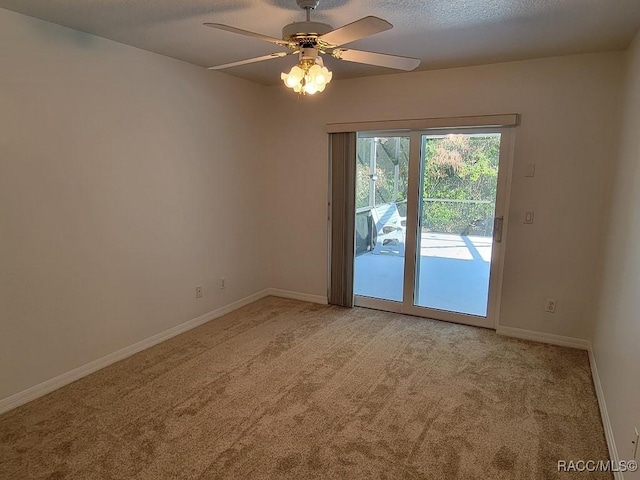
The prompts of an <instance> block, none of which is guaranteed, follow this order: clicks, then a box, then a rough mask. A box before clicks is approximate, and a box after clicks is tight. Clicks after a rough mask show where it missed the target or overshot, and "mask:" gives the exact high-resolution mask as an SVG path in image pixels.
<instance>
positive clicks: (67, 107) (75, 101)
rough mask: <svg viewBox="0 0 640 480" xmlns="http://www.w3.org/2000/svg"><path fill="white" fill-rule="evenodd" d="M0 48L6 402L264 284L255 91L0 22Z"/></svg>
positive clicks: (146, 57) (42, 27)
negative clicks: (200, 293)
mask: <svg viewBox="0 0 640 480" xmlns="http://www.w3.org/2000/svg"><path fill="white" fill-rule="evenodd" d="M0 44H1V45H2V48H0V65H2V67H1V68H0V229H1V232H0V319H1V321H0V399H2V398H4V397H7V396H10V395H11V394H14V393H16V392H20V391H22V390H24V389H26V388H28V387H31V386H33V385H36V384H38V383H40V382H43V381H45V380H47V379H50V378H52V377H54V376H56V375H59V374H61V373H64V372H67V371H69V370H71V369H73V368H75V367H78V366H81V365H84V364H86V363H88V362H90V361H92V360H95V359H97V358H100V357H102V356H104V355H106V354H109V353H112V352H114V351H116V350H118V349H120V348H123V347H125V346H128V345H131V344H133V343H135V342H137V341H139V340H142V339H144V338H147V337H149V336H151V335H154V334H156V333H158V332H161V331H164V330H166V329H168V328H170V327H173V326H175V325H177V324H180V323H182V322H185V321H187V320H190V319H193V318H195V317H197V316H199V315H201V314H204V313H206V312H209V311H212V310H214V309H216V308H218V307H220V306H223V305H226V304H229V303H231V302H232V301H234V300H237V299H240V298H242V297H245V296H247V295H249V294H252V293H255V292H257V291H259V290H261V289H264V288H266V287H267V286H268V283H269V282H268V274H269V272H268V268H267V262H266V260H265V256H264V253H265V252H263V251H262V245H263V240H262V239H263V238H264V235H263V232H264V230H265V226H266V221H265V222H263V221H262V220H261V219H262V218H263V215H261V214H260V213H256V210H257V209H259V208H260V205H261V204H262V202H263V198H264V195H265V192H266V187H267V185H266V183H265V181H264V175H263V172H262V171H261V168H263V167H261V165H264V164H265V162H264V161H263V159H262V154H261V152H262V151H263V150H264V142H263V140H264V136H263V135H264V134H263V131H262V128H261V127H262V120H263V117H262V112H263V111H264V106H263V103H262V100H261V99H262V97H263V91H264V88H263V87H260V86H258V85H255V84H253V83H250V82H246V81H242V80H239V79H237V78H233V77H230V76H226V75H223V74H220V73H214V72H208V71H206V70H203V69H201V68H198V67H195V66H193V65H189V64H186V63H183V62H179V61H176V60H172V59H169V58H166V57H162V56H159V55H155V54H151V53H148V52H145V51H142V50H139V49H135V48H132V47H128V46H125V45H122V44H118V43H115V42H112V41H108V40H105V39H102V38H98V37H95V36H91V35H87V34H84V33H80V32H77V31H74V30H70V29H67V28H63V27H60V26H57V25H53V24H50V23H46V22H42V21H39V20H35V19H32V18H29V17H25V16H22V15H18V14H15V13H12V12H8V11H6V10H0ZM223 275H224V276H226V279H227V289H226V290H220V289H219V288H218V278H219V277H220V276H223ZM196 285H202V287H203V288H204V297H203V298H202V299H199V300H196V299H195V293H194V288H195V286H196Z"/></svg>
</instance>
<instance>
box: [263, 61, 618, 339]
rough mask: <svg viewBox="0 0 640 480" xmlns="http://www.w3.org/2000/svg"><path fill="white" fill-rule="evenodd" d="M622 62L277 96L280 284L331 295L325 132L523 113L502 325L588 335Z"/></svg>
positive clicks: (550, 64)
mask: <svg viewBox="0 0 640 480" xmlns="http://www.w3.org/2000/svg"><path fill="white" fill-rule="evenodd" d="M623 58H624V57H623V54H622V53H607V54H594V55H580V56H568V57H557V58H547V59H541V60H531V61H523V62H514V63H504V64H496V65H486V66H479V67H469V68H458V69H449V70H439V71H431V72H417V73H408V74H400V75H388V76H380V77H371V78H362V79H354V80H347V81H335V82H333V83H331V84H330V85H329V86H328V87H327V89H326V90H325V92H324V93H323V94H322V95H318V96H316V97H306V98H300V97H298V96H296V95H293V94H292V93H291V92H290V91H286V89H285V88H284V86H278V87H270V88H271V90H272V91H271V95H270V97H272V99H273V101H272V104H271V108H272V110H273V114H272V118H273V122H272V124H271V125H272V131H271V144H272V152H273V156H272V158H271V159H270V165H271V166H272V168H271V169H270V184H271V191H272V192H274V195H273V203H272V205H271V212H272V213H271V215H270V218H271V222H272V232H271V235H270V237H271V239H272V241H271V248H272V251H271V254H272V271H273V286H274V287H276V288H282V289H290V290H297V291H303V292H307V293H311V294H317V295H324V294H326V252H327V248H326V202H327V136H326V134H325V133H324V126H325V124H327V123H332V122H349V121H368V120H388V119H402V118H425V117H450V116H462V115H476V114H495V113H520V114H521V115H522V125H521V126H520V127H518V128H517V133H516V147H515V165H514V176H513V184H512V197H511V206H510V208H511V215H510V218H509V220H510V225H509V231H508V240H507V248H506V262H505V264H506V265H505V276H504V288H503V296H502V308H501V324H502V325H504V326H510V327H518V328H523V329H529V330H536V331H540V332H547V333H553V334H559V335H567V336H572V337H579V338H588V337H589V334H590V331H591V319H592V317H593V312H592V307H593V298H594V296H595V294H596V284H597V282H596V278H597V274H598V271H599V258H600V255H601V230H602V225H603V223H604V221H605V219H606V215H607V213H606V211H605V209H604V206H603V203H604V201H605V199H606V197H607V194H608V184H609V182H608V178H609V176H610V174H611V162H612V161H613V158H614V155H613V153H612V146H613V145H614V143H615V138H616V137H615V136H616V134H617V129H616V126H617V119H618V113H619V112H618V103H619V98H618V94H619V90H620V88H619V87H620V82H621V77H622V62H623ZM283 129H284V131H286V132H287V134H286V135H282V133H281V132H282V131H283ZM528 163H535V164H536V165H537V169H536V177H535V178H534V179H531V178H525V177H524V168H525V166H526V164H528ZM525 210H534V211H535V224H533V225H524V224H523V223H522V216H523V212H524V211H525ZM546 298H556V299H558V307H557V312H556V313H555V314H554V315H551V314H548V313H545V312H544V311H543V306H544V301H545V299H546Z"/></svg>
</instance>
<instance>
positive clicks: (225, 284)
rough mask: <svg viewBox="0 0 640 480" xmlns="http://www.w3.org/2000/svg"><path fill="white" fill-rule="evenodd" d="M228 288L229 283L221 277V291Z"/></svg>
mask: <svg viewBox="0 0 640 480" xmlns="http://www.w3.org/2000/svg"><path fill="white" fill-rule="evenodd" d="M225 288H227V281H226V280H225V278H224V277H220V290H223V289H225Z"/></svg>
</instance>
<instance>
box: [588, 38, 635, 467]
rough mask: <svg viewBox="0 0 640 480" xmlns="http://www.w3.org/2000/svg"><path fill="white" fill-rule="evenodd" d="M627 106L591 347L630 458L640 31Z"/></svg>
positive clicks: (622, 450)
mask: <svg viewBox="0 0 640 480" xmlns="http://www.w3.org/2000/svg"><path fill="white" fill-rule="evenodd" d="M623 106H624V110H623V115H622V118H623V121H622V129H621V135H620V154H619V157H618V161H617V163H612V164H611V165H610V167H609V168H611V169H612V170H613V171H614V173H615V180H614V188H613V198H612V203H611V208H610V220H611V221H610V223H608V228H605V229H604V230H605V232H607V240H606V245H605V248H604V252H605V261H604V263H603V266H604V268H603V274H602V286H601V291H600V295H601V301H600V305H599V309H598V316H597V321H596V324H595V328H594V335H593V349H594V353H595V358H596V363H597V366H598V372H599V374H600V381H601V383H602V388H603V391H604V396H605V399H606V402H607V410H608V412H609V418H610V420H611V425H612V428H613V432H614V437H615V441H616V446H617V450H618V454H619V455H620V459H621V460H629V459H631V447H632V446H631V441H632V439H633V428H634V426H635V427H638V429H639V430H640V373H638V369H639V367H640V295H639V290H640V289H639V286H640V247H639V246H638V245H639V243H638V238H639V237H640V33H639V34H637V35H636V37H635V40H634V42H633V44H632V46H631V47H630V49H629V53H628V63H627V77H626V85H625V88H624V97H623ZM605 225H607V224H605ZM625 478H628V479H631V478H640V472H639V473H636V474H635V475H633V474H625Z"/></svg>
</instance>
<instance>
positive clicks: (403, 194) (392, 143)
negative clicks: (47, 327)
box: [354, 128, 509, 327]
mask: <svg viewBox="0 0 640 480" xmlns="http://www.w3.org/2000/svg"><path fill="white" fill-rule="evenodd" d="M508 141H509V132H508V131H505V130H502V129H496V128H494V129H464V130H453V129H452V130H437V131H411V132H398V133H395V134H394V133H389V132H386V133H383V132H378V133H375V132H374V133H370V132H366V133H363V134H360V135H359V138H358V148H357V157H358V158H357V161H358V164H357V180H356V207H357V213H356V219H355V222H356V258H355V275H354V292H355V295H356V297H355V302H356V305H360V306H367V307H371V308H378V309H383V310H389V311H395V312H404V313H410V314H413V315H420V316H426V317H430V318H436V319H442V320H448V321H453V322H459V323H467V324H472V325H479V326H484V327H493V326H494V322H495V312H496V308H497V289H496V286H497V283H498V280H499V278H498V274H499V272H500V268H499V266H500V258H501V245H502V229H503V225H502V222H503V212H504V210H505V207H506V205H505V203H506V187H507V177H508V175H507V174H508V169H509V164H508V161H507V159H508V155H507V154H508V153H509V147H508Z"/></svg>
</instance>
